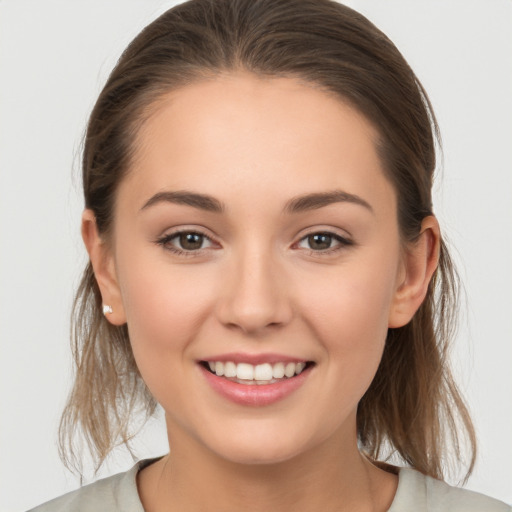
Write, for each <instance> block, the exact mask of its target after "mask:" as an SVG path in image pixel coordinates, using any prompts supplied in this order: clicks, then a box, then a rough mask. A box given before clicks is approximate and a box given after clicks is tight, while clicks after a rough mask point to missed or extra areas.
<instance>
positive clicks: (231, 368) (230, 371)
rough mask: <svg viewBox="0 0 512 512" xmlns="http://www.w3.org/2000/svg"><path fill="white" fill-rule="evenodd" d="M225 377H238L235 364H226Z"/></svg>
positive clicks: (229, 362)
mask: <svg viewBox="0 0 512 512" xmlns="http://www.w3.org/2000/svg"><path fill="white" fill-rule="evenodd" d="M224 376H225V377H236V376H237V371H236V364H235V363H233V362H231V361H228V362H227V363H224Z"/></svg>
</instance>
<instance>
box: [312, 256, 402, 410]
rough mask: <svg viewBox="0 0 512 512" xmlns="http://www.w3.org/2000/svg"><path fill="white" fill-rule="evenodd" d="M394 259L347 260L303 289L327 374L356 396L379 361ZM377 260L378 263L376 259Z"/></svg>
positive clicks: (393, 281)
mask: <svg viewBox="0 0 512 512" xmlns="http://www.w3.org/2000/svg"><path fill="white" fill-rule="evenodd" d="M396 261H397V259H395V258H394V257H392V256H391V257H389V258H388V261H387V262H386V261H382V258H378V257H377V256H376V257H375V258H372V261H371V262H369V261H366V260H365V259H363V258H361V259H359V260H358V261H353V262H351V264H350V265H348V264H347V266H346V267H345V268H342V269H336V272H333V273H332V275H325V276H324V278H322V279H321V280H318V279H317V281H316V283H315V286H314V287H310V288H309V293H306V290H304V294H303V304H308V307H307V309H306V308H305V307H304V308H302V310H303V311H306V315H307V316H305V319H306V322H307V324H308V326H309V328H310V330H312V331H313V332H314V333H315V337H316V338H317V339H318V340H320V342H321V343H322V345H323V349H324V353H325V355H326V357H327V358H328V359H329V363H330V364H329V371H330V372H331V374H332V375H331V378H332V379H333V380H335V381H336V382H337V383H338V384H337V385H338V386H339V388H340V389H342V390H343V392H344V393H351V394H352V397H353V399H354V400H356V401H358V400H359V399H360V398H361V397H362V395H363V394H364V392H365V391H366V389H367V388H368V386H369V385H370V383H371V381H372V380H373V377H374V376H375V373H376V371H377V368H378V365H379V363H380V360H381V357H382V352H383V350H384V344H385V340H386V335H387V330H388V318H389V311H390V308H391V306H392V298H393V292H394V286H395V281H396ZM379 262H380V264H379Z"/></svg>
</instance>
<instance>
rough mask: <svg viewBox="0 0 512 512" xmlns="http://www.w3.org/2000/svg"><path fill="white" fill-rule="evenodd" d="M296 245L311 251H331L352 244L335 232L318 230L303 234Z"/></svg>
mask: <svg viewBox="0 0 512 512" xmlns="http://www.w3.org/2000/svg"><path fill="white" fill-rule="evenodd" d="M297 245H298V247H300V248H301V249H309V250H310V251H313V252H331V251H335V250H337V249H341V248H343V247H345V246H348V245H352V242H351V241H350V240H347V239H346V238H343V237H342V236H340V235H337V234H335V233H329V232H319V233H311V234H309V235H307V236H305V237H304V238H302V239H301V240H300V241H299V243H298V244H297Z"/></svg>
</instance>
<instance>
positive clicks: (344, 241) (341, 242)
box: [292, 227, 355, 257]
mask: <svg viewBox="0 0 512 512" xmlns="http://www.w3.org/2000/svg"><path fill="white" fill-rule="evenodd" d="M313 235H328V236H330V237H332V238H333V239H334V240H336V241H337V242H338V243H337V245H335V246H334V247H329V248H327V249H323V250H314V249H308V248H305V247H304V248H301V247H299V244H300V243H301V242H302V241H304V240H306V239H307V238H308V237H310V236H313ZM354 245H355V242H354V241H353V239H352V238H351V237H350V236H346V235H342V234H340V233H339V232H337V231H336V230H334V229H333V228H327V229H322V228H321V227H320V228H315V229H310V230H309V231H308V232H307V233H303V234H302V235H300V238H299V239H298V240H297V242H295V243H294V244H293V245H292V248H297V249H302V250H304V251H306V252H308V253H309V254H311V255H313V256H317V257H322V256H329V255H331V254H333V253H338V252H339V251H343V250H346V249H348V248H349V247H352V246H354Z"/></svg>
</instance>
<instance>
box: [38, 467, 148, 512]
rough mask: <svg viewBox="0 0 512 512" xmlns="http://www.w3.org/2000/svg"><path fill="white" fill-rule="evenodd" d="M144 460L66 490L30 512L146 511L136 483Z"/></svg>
mask: <svg viewBox="0 0 512 512" xmlns="http://www.w3.org/2000/svg"><path fill="white" fill-rule="evenodd" d="M144 462H145V461H143V462H139V463H138V464H136V465H135V466H134V467H133V468H132V469H130V470H129V471H126V472H125V473H119V474H117V475H113V476H110V477H108V478H103V479H101V480H98V481H97V482H94V483H92V484H89V485H86V486H84V487H81V488H80V489H77V490H76V491H72V492H69V493H67V494H64V495H63V496H60V497H59V498H55V499H54V500H51V501H48V502H47V503H44V504H42V505H39V506H38V507H36V508H33V509H31V510H30V511H29V512H97V511H98V510H101V511H103V512H121V511H122V512H144V509H143V508H142V504H141V502H140V499H139V494H138V492H137V483H136V477H137V472H138V470H139V469H140V467H141V465H142V464H144Z"/></svg>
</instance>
